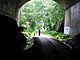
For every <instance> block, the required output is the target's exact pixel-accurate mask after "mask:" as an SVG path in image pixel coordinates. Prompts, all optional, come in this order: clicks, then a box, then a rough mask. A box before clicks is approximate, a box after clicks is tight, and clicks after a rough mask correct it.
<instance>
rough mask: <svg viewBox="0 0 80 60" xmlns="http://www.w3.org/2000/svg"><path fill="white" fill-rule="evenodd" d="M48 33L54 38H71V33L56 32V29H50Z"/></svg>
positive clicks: (61, 39)
mask: <svg viewBox="0 0 80 60" xmlns="http://www.w3.org/2000/svg"><path fill="white" fill-rule="evenodd" d="M48 34H50V35H51V36H53V37H54V38H56V39H57V40H59V41H67V40H70V39H71V38H70V35H68V34H64V33H60V32H56V31H48Z"/></svg>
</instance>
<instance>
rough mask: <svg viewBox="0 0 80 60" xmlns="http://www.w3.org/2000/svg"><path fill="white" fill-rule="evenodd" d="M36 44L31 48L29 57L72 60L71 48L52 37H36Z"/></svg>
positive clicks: (43, 59)
mask: <svg viewBox="0 0 80 60" xmlns="http://www.w3.org/2000/svg"><path fill="white" fill-rule="evenodd" d="M33 40H34V45H33V46H32V47H31V48H30V49H29V53H28V54H29V55H30V56H29V55H28V56H29V57H34V58H33V59H35V60H71V59H70V58H72V57H71V56H72V53H71V49H70V48H69V47H68V46H67V45H65V44H63V43H61V42H60V41H58V40H56V39H54V38H50V37H48V38H47V37H34V38H33Z"/></svg>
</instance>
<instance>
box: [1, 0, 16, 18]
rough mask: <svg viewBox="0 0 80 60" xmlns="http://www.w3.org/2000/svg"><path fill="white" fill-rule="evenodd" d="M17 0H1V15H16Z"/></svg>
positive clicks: (13, 16)
mask: <svg viewBox="0 0 80 60" xmlns="http://www.w3.org/2000/svg"><path fill="white" fill-rule="evenodd" d="M16 5H17V0H0V15H7V16H10V17H12V18H15V16H16V11H17V10H16V9H17V6H16Z"/></svg>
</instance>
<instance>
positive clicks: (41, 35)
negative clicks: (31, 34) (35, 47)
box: [35, 33, 51, 38]
mask: <svg viewBox="0 0 80 60" xmlns="http://www.w3.org/2000/svg"><path fill="white" fill-rule="evenodd" d="M35 37H47V38H51V36H48V35H45V34H43V33H41V34H40V36H39V35H38V33H37V34H36V35H35Z"/></svg>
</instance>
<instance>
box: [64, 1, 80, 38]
mask: <svg viewBox="0 0 80 60" xmlns="http://www.w3.org/2000/svg"><path fill="white" fill-rule="evenodd" d="M64 33H65V34H70V35H71V37H74V36H76V35H77V34H79V33H80V2H79V3H77V4H75V5H74V6H72V7H71V8H69V9H67V10H66V11H65V27H64Z"/></svg>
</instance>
